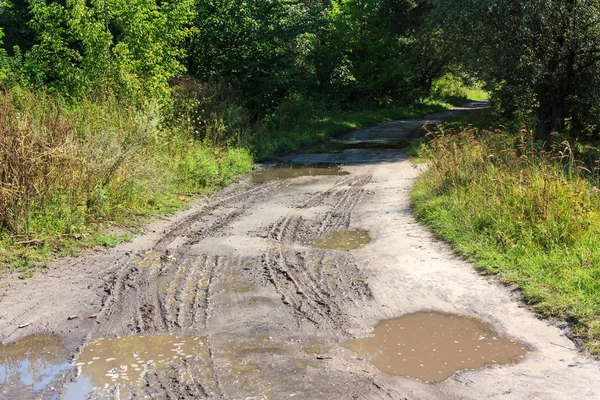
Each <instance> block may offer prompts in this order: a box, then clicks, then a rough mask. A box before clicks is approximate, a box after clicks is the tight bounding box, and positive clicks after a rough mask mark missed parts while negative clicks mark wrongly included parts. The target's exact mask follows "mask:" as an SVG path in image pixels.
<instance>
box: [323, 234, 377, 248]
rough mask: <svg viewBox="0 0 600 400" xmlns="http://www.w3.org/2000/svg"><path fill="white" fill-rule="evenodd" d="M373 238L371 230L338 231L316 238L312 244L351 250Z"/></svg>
mask: <svg viewBox="0 0 600 400" xmlns="http://www.w3.org/2000/svg"><path fill="white" fill-rule="evenodd" d="M372 240H373V239H372V238H371V236H369V232H367V231H365V230H355V231H336V232H331V233H328V234H327V235H325V236H323V237H322V238H320V239H317V240H315V241H314V242H312V243H311V246H312V247H314V248H317V249H331V250H342V251H349V250H354V249H358V248H360V247H362V246H364V245H365V244H368V243H370V242H371V241H372Z"/></svg>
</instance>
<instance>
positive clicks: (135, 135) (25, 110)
mask: <svg viewBox="0 0 600 400" xmlns="http://www.w3.org/2000/svg"><path fill="white" fill-rule="evenodd" d="M181 115H184V114H183V113H182V114H181ZM217 120H218V118H217ZM218 128H219V127H218V122H216V123H212V125H211V127H210V128H209V129H208V131H209V133H210V132H214V131H217V130H218ZM225 129H227V128H225ZM222 130H223V128H221V133H220V134H224V133H223V132H222ZM251 168H252V157H251V155H250V153H249V151H248V150H244V149H243V148H241V147H239V143H238V142H230V143H228V142H227V141H224V140H221V139H220V138H218V137H216V136H215V135H214V134H213V136H211V137H210V139H209V138H207V137H202V138H199V137H197V136H195V135H194V134H193V132H192V131H191V130H190V129H188V127H187V126H185V125H184V124H181V125H180V126H177V125H174V124H173V125H168V124H167V123H166V121H165V112H164V111H163V110H161V109H160V108H159V107H158V106H157V105H155V104H152V103H149V104H148V105H146V106H145V107H137V108H134V107H128V106H126V105H123V104H119V103H117V102H116V101H114V100H106V101H103V102H97V101H95V102H93V101H89V100H84V101H83V102H81V103H79V104H77V105H69V104H65V103H64V102H63V101H61V100H60V99H59V98H57V97H56V96H50V95H48V94H45V93H40V92H33V91H30V90H23V89H14V90H11V91H7V92H4V93H1V94H0V264H2V265H12V266H22V267H24V266H28V265H31V264H35V263H38V262H43V261H44V260H47V259H49V258H50V257H51V256H52V255H53V254H56V252H58V251H60V250H64V249H66V248H69V247H70V245H71V244H72V243H73V242H74V241H77V242H78V243H79V244H80V245H81V244H84V245H86V244H87V245H94V244H96V243H105V242H106V241H107V240H109V239H107V238H106V237H103V236H102V235H99V234H98V232H99V230H100V229H101V228H103V227H104V228H105V227H107V226H108V225H114V224H128V225H129V224H132V223H135V222H136V221H137V220H138V219H139V217H140V216H147V215H150V214H153V213H157V212H165V211H171V210H174V209H176V208H178V207H179V206H180V205H181V203H182V201H185V200H186V197H187V196H189V195H190V194H197V193H201V192H206V191H210V190H212V189H214V188H217V187H221V186H222V185H224V184H227V183H229V182H230V181H231V180H232V179H233V178H234V177H235V176H236V175H237V174H240V173H242V172H245V171H248V170H249V169H251ZM111 240H112V241H114V238H112V239H110V240H109V241H111Z"/></svg>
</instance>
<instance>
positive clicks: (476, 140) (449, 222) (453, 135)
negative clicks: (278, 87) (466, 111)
mask: <svg viewBox="0 0 600 400" xmlns="http://www.w3.org/2000/svg"><path fill="white" fill-rule="evenodd" d="M482 118H483V117H482ZM554 143H555V144H554V145H553V146H551V147H547V148H546V149H543V148H540V147H538V144H537V143H536V142H535V141H534V140H533V134H532V133H531V132H530V131H527V130H521V131H519V130H518V129H516V130H515V129H508V130H507V129H505V128H501V127H500V128H498V129H495V130H493V131H487V130H485V129H476V128H472V127H465V126H464V125H462V126H451V127H442V128H441V130H440V131H438V132H436V133H435V134H433V136H431V137H430V141H429V142H428V151H429V154H428V156H429V162H430V164H429V168H428V169H427V171H426V172H425V173H424V174H423V175H422V176H421V178H420V179H419V181H418V183H417V185H416V188H415V191H414V193H413V196H412V203H413V207H414V211H415V214H416V215H417V217H418V218H419V219H421V220H422V221H424V222H426V223H427V224H428V225H430V226H431V227H432V229H433V230H434V231H435V232H436V234H437V235H439V236H440V237H442V238H443V239H445V240H447V241H449V242H450V243H451V244H452V245H453V246H454V248H455V249H456V250H457V251H458V252H460V253H461V254H464V255H465V256H467V257H468V258H469V259H472V260H474V261H476V263H477V266H478V267H479V268H480V269H481V271H482V272H485V273H492V274H498V275H500V276H501V278H502V279H503V280H504V281H506V282H508V283H512V284H516V285H518V286H519V287H520V288H521V289H522V291H523V295H524V296H525V299H526V300H527V301H528V302H529V303H531V304H532V305H533V307H534V308H535V309H536V310H537V311H538V312H539V313H540V314H542V315H543V316H545V317H557V318H561V319H565V320H568V321H571V322H573V324H574V332H575V334H576V336H577V337H578V338H580V339H581V340H582V341H584V342H585V344H586V345H587V348H588V349H589V350H590V351H592V352H594V353H596V354H598V353H600V308H598V304H600V286H599V280H598V277H599V276H600V239H599V236H598V233H599V232H600V191H599V190H598V188H597V187H596V186H595V185H597V173H596V172H594V173H593V174H592V173H590V171H593V167H591V166H587V167H586V166H585V165H584V164H582V163H580V162H579V161H578V157H577V156H576V154H575V152H574V150H573V149H572V148H571V146H569V144H568V142H564V141H563V142H561V141H560V140H559V141H557V142H554ZM592 164H594V163H592ZM592 182H596V183H595V184H594V183H592Z"/></svg>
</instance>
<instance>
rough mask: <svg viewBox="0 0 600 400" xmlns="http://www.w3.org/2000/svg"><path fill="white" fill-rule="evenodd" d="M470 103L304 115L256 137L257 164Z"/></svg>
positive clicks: (460, 100)
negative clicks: (347, 135)
mask: <svg viewBox="0 0 600 400" xmlns="http://www.w3.org/2000/svg"><path fill="white" fill-rule="evenodd" d="M469 100H470V99H468V98H466V97H456V98H454V99H453V103H448V102H443V101H432V100H429V101H424V102H421V103H418V104H415V105H410V106H406V107H397V108H388V109H379V110H362V111H349V112H341V111H338V112H329V113H327V115H325V116H311V115H303V116H301V117H300V118H298V120H296V121H294V122H293V123H292V124H288V125H286V126H279V127H274V128H271V129H268V130H265V131H263V132H261V133H259V134H257V135H256V137H255V141H254V150H255V152H256V154H257V158H258V159H259V160H269V159H273V158H275V157H276V156H278V155H280V154H285V153H293V152H297V151H299V150H301V149H306V148H308V147H311V146H314V145H315V144H318V143H322V142H324V141H326V140H328V139H331V138H333V137H335V136H337V135H340V134H342V133H346V132H348V131H351V130H353V129H359V128H364V127H367V126H373V125H377V124H379V123H383V122H389V121H396V120H400V119H408V118H416V117H420V116H423V115H427V114H432V113H435V112H439V111H443V110H447V109H448V108H451V107H452V106H453V105H457V104H462V103H465V102H467V101H469Z"/></svg>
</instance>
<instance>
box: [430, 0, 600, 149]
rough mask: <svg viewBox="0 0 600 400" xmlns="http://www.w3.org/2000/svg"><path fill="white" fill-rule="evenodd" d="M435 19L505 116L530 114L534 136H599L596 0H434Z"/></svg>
mask: <svg viewBox="0 0 600 400" xmlns="http://www.w3.org/2000/svg"><path fill="white" fill-rule="evenodd" d="M435 7H436V8H435V15H436V17H437V19H438V21H440V25H441V26H443V27H444V32H445V33H446V35H447V36H448V37H449V38H451V40H450V41H449V45H448V47H447V51H450V52H454V53H455V54H457V55H460V57H462V58H463V59H464V60H465V62H466V64H467V65H468V67H469V69H470V70H472V71H474V72H476V73H477V74H479V76H481V78H482V79H483V80H484V81H485V82H487V88H488V89H489V90H490V91H491V92H493V94H494V95H495V97H496V98H497V99H499V100H500V101H501V102H502V104H503V106H504V107H505V108H506V109H507V110H508V111H515V110H516V109H518V108H522V109H531V110H533V112H534V115H535V117H536V120H537V129H536V133H537V137H538V138H540V139H543V138H545V137H546V135H548V134H549V133H550V132H552V131H554V130H563V129H567V128H569V129H570V130H571V132H572V133H576V132H582V131H596V132H597V131H598V122H599V121H600V119H599V116H598V114H596V115H590V113H582V112H581V111H580V109H581V108H594V107H597V99H598V93H599V92H600V85H599V83H600V82H599V80H598V76H599V74H600V2H599V1H598V0H454V1H448V0H435Z"/></svg>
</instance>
